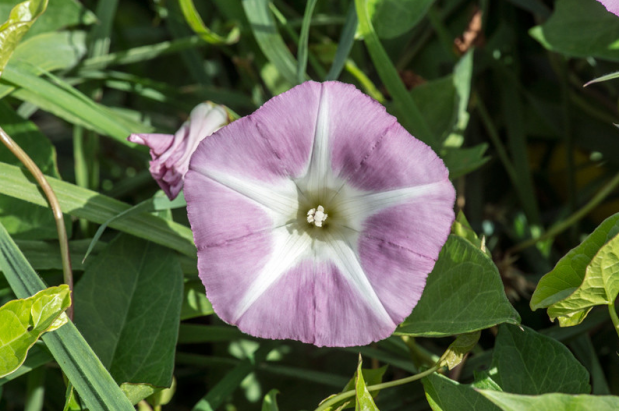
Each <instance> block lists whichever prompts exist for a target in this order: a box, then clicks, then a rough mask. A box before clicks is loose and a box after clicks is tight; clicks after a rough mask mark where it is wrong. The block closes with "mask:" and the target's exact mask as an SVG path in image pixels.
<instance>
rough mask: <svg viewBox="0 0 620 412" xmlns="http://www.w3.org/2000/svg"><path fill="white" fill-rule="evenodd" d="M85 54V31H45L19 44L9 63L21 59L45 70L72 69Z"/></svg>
mask: <svg viewBox="0 0 620 412" xmlns="http://www.w3.org/2000/svg"><path fill="white" fill-rule="evenodd" d="M85 54H86V33H84V32H83V31H77V30H74V31H61V32H51V33H43V34H40V35H38V36H35V37H32V38H30V39H28V40H26V41H24V42H22V43H21V44H20V45H19V46H17V48H16V49H15V53H13V58H12V59H11V61H10V62H9V65H11V64H12V62H13V60H19V61H23V62H27V63H30V64H32V65H33V66H36V67H39V68H41V69H43V70H45V71H53V70H58V69H70V68H72V67H74V66H75V65H77V64H78V62H79V61H80V60H81V59H82V57H84V55H85Z"/></svg>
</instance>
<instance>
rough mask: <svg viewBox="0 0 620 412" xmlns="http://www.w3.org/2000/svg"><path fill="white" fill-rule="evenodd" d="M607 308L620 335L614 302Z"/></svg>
mask: <svg viewBox="0 0 620 412" xmlns="http://www.w3.org/2000/svg"><path fill="white" fill-rule="evenodd" d="M607 308H608V309H609V316H611V321H612V322H613V323H614V327H615V328H616V333H618V314H617V313H616V305H615V304H614V303H613V302H612V303H610V304H609V305H607ZM618 334H620V333H618Z"/></svg>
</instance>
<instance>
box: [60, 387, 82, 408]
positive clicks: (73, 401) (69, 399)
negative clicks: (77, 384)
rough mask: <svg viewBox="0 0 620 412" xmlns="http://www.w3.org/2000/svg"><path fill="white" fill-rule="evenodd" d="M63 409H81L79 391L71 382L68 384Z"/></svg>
mask: <svg viewBox="0 0 620 412" xmlns="http://www.w3.org/2000/svg"><path fill="white" fill-rule="evenodd" d="M62 410H63V411H81V410H82V407H81V405H80V401H79V400H78V396H77V392H76V391H75V388H74V387H73V385H71V382H69V383H68V384H67V391H66V392H65V406H64V408H62Z"/></svg>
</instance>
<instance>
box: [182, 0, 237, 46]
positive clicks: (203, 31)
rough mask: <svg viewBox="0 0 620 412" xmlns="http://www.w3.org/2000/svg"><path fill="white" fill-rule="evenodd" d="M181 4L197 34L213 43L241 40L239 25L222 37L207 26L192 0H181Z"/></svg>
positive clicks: (231, 42) (228, 42)
mask: <svg viewBox="0 0 620 412" xmlns="http://www.w3.org/2000/svg"><path fill="white" fill-rule="evenodd" d="M179 4H180V5H181V10H182V11H183V15H184V16H185V20H187V24H189V26H190V27H191V28H192V30H194V32H195V33H196V34H197V35H199V36H200V38H201V39H203V40H204V41H206V42H207V43H209V44H213V45H221V44H233V43H236V42H237V41H239V28H238V27H236V26H235V27H233V28H232V29H231V30H230V32H229V33H228V34H227V35H226V37H222V36H220V35H218V34H216V33H214V32H213V31H212V30H210V29H209V28H208V27H207V26H205V24H204V22H203V21H202V18H201V17H200V14H198V10H196V7H195V6H194V2H193V1H192V0H180V1H179Z"/></svg>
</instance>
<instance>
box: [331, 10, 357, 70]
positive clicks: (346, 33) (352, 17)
mask: <svg viewBox="0 0 620 412" xmlns="http://www.w3.org/2000/svg"><path fill="white" fill-rule="evenodd" d="M356 31H357V13H356V12H355V3H351V5H350V6H349V11H347V19H346V21H345V23H344V27H343V28H342V33H341V34H340V40H339V41H338V49H337V50H336V56H335V57H334V61H333V62H332V67H330V68H329V72H327V76H325V80H337V79H338V77H339V76H340V73H341V72H342V69H343V68H344V65H345V62H346V61H347V58H348V57H349V53H351V49H352V48H353V43H354V41H355V32H356Z"/></svg>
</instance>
